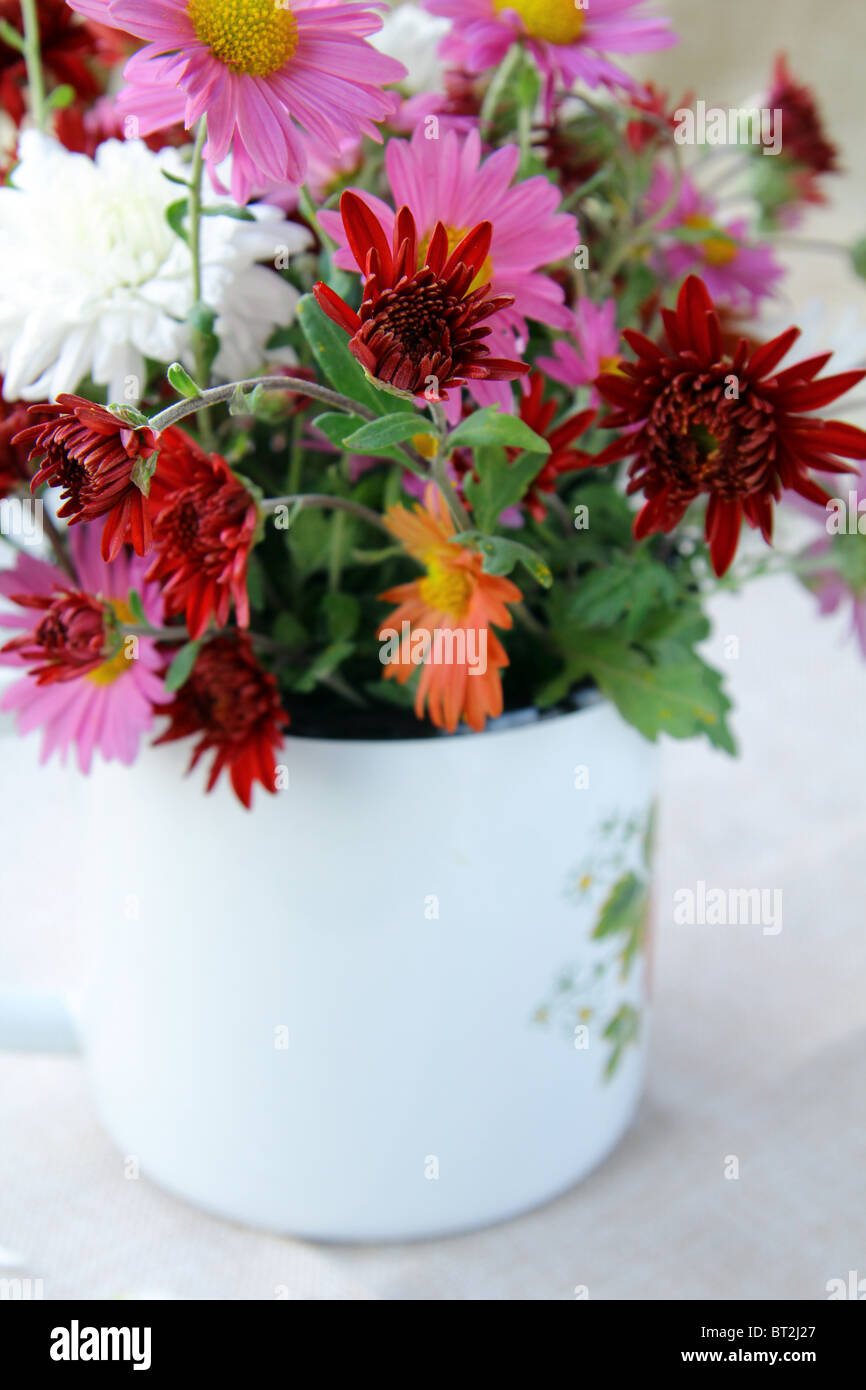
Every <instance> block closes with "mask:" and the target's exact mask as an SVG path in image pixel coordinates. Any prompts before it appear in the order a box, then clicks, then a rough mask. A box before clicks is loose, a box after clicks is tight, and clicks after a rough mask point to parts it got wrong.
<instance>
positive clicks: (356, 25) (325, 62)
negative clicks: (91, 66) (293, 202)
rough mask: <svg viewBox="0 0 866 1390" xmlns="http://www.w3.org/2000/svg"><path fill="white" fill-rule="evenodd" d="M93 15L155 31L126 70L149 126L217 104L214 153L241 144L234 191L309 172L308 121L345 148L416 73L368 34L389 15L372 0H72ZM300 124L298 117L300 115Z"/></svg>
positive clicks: (215, 156)
mask: <svg viewBox="0 0 866 1390" xmlns="http://www.w3.org/2000/svg"><path fill="white" fill-rule="evenodd" d="M70 4H71V5H72V8H73V9H75V10H78V11H79V13H80V14H83V15H86V16H87V18H88V19H91V20H97V21H99V22H100V23H102V24H107V25H110V26H111V27H112V28H114V29H125V30H126V31H127V33H130V34H134V35H135V36H136V37H137V38H140V39H145V40H147V42H146V44H145V46H144V48H142V49H141V50H140V51H139V52H138V53H136V54H134V55H133V57H132V58H130V60H129V62H128V63H127V65H126V67H125V69H124V76H125V78H126V80H127V82H128V84H129V86H128V87H127V88H126V89H125V91H124V92H123V93H122V94H121V98H120V101H119V105H120V107H121V109H123V110H124V111H125V112H127V113H128V114H129V115H133V116H135V117H136V118H137V120H138V125H139V134H141V135H148V134H150V133H151V132H152V131H154V130H158V129H161V128H163V127H165V126H171V125H174V124H175V123H176V122H177V121H182V122H183V124H184V125H185V126H186V127H187V129H189V128H190V127H191V126H193V125H195V123H196V122H197V121H198V120H199V118H200V117H201V116H204V115H206V116H207V120H208V143H207V149H206V158H207V159H208V161H209V163H211V164H219V163H220V162H221V161H222V160H223V159H225V157H226V156H227V155H228V154H229V152H231V155H232V193H233V195H234V197H235V198H236V199H237V201H238V202H241V203H243V202H246V201H247V200H248V198H249V196H250V193H251V192H252V190H253V189H254V188H255V187H256V186H261V185H263V184H265V185H266V184H268V183H280V182H289V183H301V182H303V179H304V176H305V170H306V164H307V157H306V152H305V147H304V144H303V141H302V140H301V138H300V132H299V130H298V129H297V127H298V126H300V127H302V128H303V129H304V130H307V131H309V132H310V134H312V135H315V136H318V137H319V138H320V139H322V140H324V141H325V142H326V144H328V145H330V146H332V147H333V149H334V152H335V153H337V154H338V153H339V147H340V141H341V139H343V138H345V137H347V136H357V135H359V134H361V133H364V134H366V135H370V136H372V137H373V139H377V140H378V139H380V136H379V133H378V131H377V129H376V126H375V125H374V124H373V122H374V121H380V120H382V119H384V117H385V116H387V115H388V114H389V112H390V111H392V110H393V108H394V105H395V99H394V98H393V97H392V96H390V95H388V94H387V93H385V92H383V91H382V87H383V86H384V85H385V84H386V83H389V82H399V81H400V79H401V78H402V77H404V76H405V75H406V70H405V68H404V67H403V64H402V63H398V62H396V61H395V60H394V59H393V58H389V57H387V56H386V55H385V54H383V53H379V52H378V51H377V50H376V49H375V48H374V47H373V46H372V44H369V43H367V41H366V40H367V36H368V35H370V34H375V33H376V32H377V31H378V30H379V29H380V28H381V27H382V21H381V19H380V18H379V16H378V15H376V14H374V13H373V11H372V10H369V9H365V8H364V0H348V3H343V4H330V3H328V0H158V2H157V0H70ZM296 123H297V124H296Z"/></svg>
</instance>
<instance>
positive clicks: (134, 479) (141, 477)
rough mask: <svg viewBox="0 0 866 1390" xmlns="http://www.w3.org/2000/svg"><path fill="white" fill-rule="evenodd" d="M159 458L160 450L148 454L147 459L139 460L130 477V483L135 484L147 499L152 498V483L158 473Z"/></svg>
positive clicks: (136, 461)
mask: <svg viewBox="0 0 866 1390" xmlns="http://www.w3.org/2000/svg"><path fill="white" fill-rule="evenodd" d="M158 458H159V450H158V449H154V451H153V453H152V454H148V456H147V458H137V459H136V460H135V463H134V465H133V467H132V471H131V473H130V475H129V481H130V482H131V483H135V486H136V487H137V488H138V490H139V492H141V493H143V494H144V496H145V497H149V496H150V481H151V478H152V477H153V475H154V473H155V472H156V464H157V460H158Z"/></svg>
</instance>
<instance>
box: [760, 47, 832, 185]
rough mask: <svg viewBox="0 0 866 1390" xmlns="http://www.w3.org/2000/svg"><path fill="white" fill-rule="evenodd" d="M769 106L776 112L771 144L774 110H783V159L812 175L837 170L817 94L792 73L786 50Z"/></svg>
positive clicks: (780, 58)
mask: <svg viewBox="0 0 866 1390" xmlns="http://www.w3.org/2000/svg"><path fill="white" fill-rule="evenodd" d="M767 105H768V106H769V108H770V111H771V112H773V113H774V114H773V128H772V130H771V134H770V139H769V142H768V143H770V144H773V142H774V138H775V112H776V111H781V113H782V132H781V149H782V154H783V156H784V158H785V159H788V160H791V161H792V162H793V163H795V164H799V165H801V166H802V167H803V168H804V169H807V170H809V172H810V173H811V174H834V173H837V172H838V169H839V164H838V151H837V149H836V147H835V145H832V144H831V143H830V141H829V140H828V139H827V134H826V131H825V129H824V124H823V121H822V120H821V115H820V112H819V110H818V103H817V101H816V100H815V96H814V94H813V92H812V91H811V90H810V89H809V88H808V87H806V86H805V85H804V84H803V83H802V82H797V80H796V79H795V78H794V77H793V76H792V74H791V73H790V71H789V69H788V62H787V59H786V57H785V55H784V53H780V54H779V56H778V57H777V59H776V66H775V68H774V69H773V87H772V90H771V91H770V95H769V96H768V98H767Z"/></svg>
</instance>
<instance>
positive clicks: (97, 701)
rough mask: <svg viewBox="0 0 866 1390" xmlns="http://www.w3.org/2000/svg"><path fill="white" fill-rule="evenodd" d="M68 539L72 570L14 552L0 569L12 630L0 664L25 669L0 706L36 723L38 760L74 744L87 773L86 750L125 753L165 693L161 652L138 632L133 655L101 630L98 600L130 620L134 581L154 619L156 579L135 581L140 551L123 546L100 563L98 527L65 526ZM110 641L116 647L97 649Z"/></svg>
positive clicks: (2, 620)
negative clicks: (13, 560)
mask: <svg viewBox="0 0 866 1390" xmlns="http://www.w3.org/2000/svg"><path fill="white" fill-rule="evenodd" d="M69 546H70V551H71V556H72V563H73V568H74V570H75V579H71V578H70V577H69V575H68V574H66V573H65V572H64V571H63V570H62V569H59V568H58V567H57V566H56V565H51V564H47V563H46V562H45V561H44V560H37V559H36V558H35V557H34V556H32V555H24V554H22V555H20V556H19V558H18V563H17V565H16V567H15V569H12V570H4V571H2V572H0V595H2V596H3V597H4V598H5V599H8V600H10V601H11V603H12V604H13V605H14V611H13V612H4V613H2V614H0V628H8V629H12V630H13V631H15V632H17V633H18V634H19V635H18V636H16V637H14V638H12V639H11V640H10V641H9V642H7V643H6V645H5V646H4V647H2V648H0V664H2V665H4V666H12V667H17V668H18V669H21V670H24V671H26V673H27V674H26V675H23V676H22V677H21V679H20V680H17V681H15V682H14V683H13V684H12V685H10V686H9V687H8V688H7V689H6V691H5V693H4V695H3V698H2V700H0V708H2V709H5V710H15V711H16V712H17V721H18V729H19V731H20V733H22V734H28V733H30V732H31V731H32V730H33V729H38V728H42V729H44V731H45V737H44V741H43V745H42V756H41V761H42V762H47V760H48V758H50V756H51V754H52V753H54V752H59V754H60V758H61V761H62V762H64V763H65V762H66V759H67V754H68V752H69V750H70V748H71V747H72V746H73V745H75V747H76V748H77V753H78V764H79V767H80V768H81V771H82V772H85V773H87V772H89V771H90V768H91V764H92V761H93V755H94V753H95V752H98V753H101V754H102V757H103V758H104V759H105V760H106V761H107V762H111V761H112V760H118V761H119V762H122V763H127V764H129V763H132V762H134V761H135V758H136V755H137V753H138V747H139V743H140V741H141V737H142V735H143V734H145V733H147V732H148V731H149V730H150V729H151V727H152V725H153V713H154V712H153V706H154V705H155V704H160V703H163V702H164V701H165V700H166V699H167V698H169V697H167V696H166V694H165V689H164V686H163V683H162V681H161V680H160V678H159V676H158V675H157V672H158V670H159V669H160V667H162V666H163V665H164V664H165V659H164V657H162V656H160V654H159V652H158V651H157V647H156V643H155V642H153V641H151V640H149V639H148V638H146V637H139V638H138V639H137V644H138V645H137V651H135V653H134V655H133V654H132V649H130V651H129V652H128V651H127V648H126V647H125V645H124V642H123V640H122V636H121V635H119V634H118V635H115V636H114V638H113V639H112V638H109V639H108V640H107V639H106V625H105V606H107V607H108V609H109V610H110V611H113V613H114V616H115V617H116V618H117V619H118V620H119V621H120V623H124V622H127V623H134V622H135V619H134V617H133V614H132V613H131V611H130V609H129V607H128V598H129V593H130V590H131V589H136V590H137V591H138V593H139V594H140V596H141V600H142V604H143V607H144V612H145V614H146V616H147V618H148V621H149V622H151V623H152V624H153V625H154V626H158V625H159V624H161V622H162V616H163V613H162V599H161V597H160V592H159V587H158V586H157V585H155V584H146V583H145V582H144V577H143V576H144V572H145V570H146V569H147V562H146V561H143V560H139V559H138V558H136V557H132V556H131V555H130V553H129V552H128V551H126V550H124V551H122V552H121V553H120V555H118V557H117V559H116V560H114V561H112V562H111V564H106V562H105V561H104V560H103V559H102V557H101V555H100V550H99V528H98V527H93V526H80V527H77V528H75V530H73V531H70V533H69ZM22 629H23V632H22ZM112 641H113V643H114V646H116V650H114V651H113V652H112V653H111V654H110V655H109V656H108V658H107V659H106V657H105V652H106V649H107V646H110V645H111V643H112Z"/></svg>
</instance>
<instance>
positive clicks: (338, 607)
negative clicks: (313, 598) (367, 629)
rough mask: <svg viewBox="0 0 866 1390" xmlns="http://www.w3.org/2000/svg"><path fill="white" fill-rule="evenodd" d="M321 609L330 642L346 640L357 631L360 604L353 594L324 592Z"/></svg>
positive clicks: (359, 618) (359, 619)
mask: <svg viewBox="0 0 866 1390" xmlns="http://www.w3.org/2000/svg"><path fill="white" fill-rule="evenodd" d="M322 611H323V612H324V615H325V622H326V623H327V625H328V635H329V636H330V638H331V641H332V642H348V641H349V640H350V639H351V638H352V637H354V636H355V633H356V632H357V631H358V625H359V623H360V621H361V605H360V603H359V601H358V599H356V598H355V595H354V594H326V595H325V597H324V598H323V599H322Z"/></svg>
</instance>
